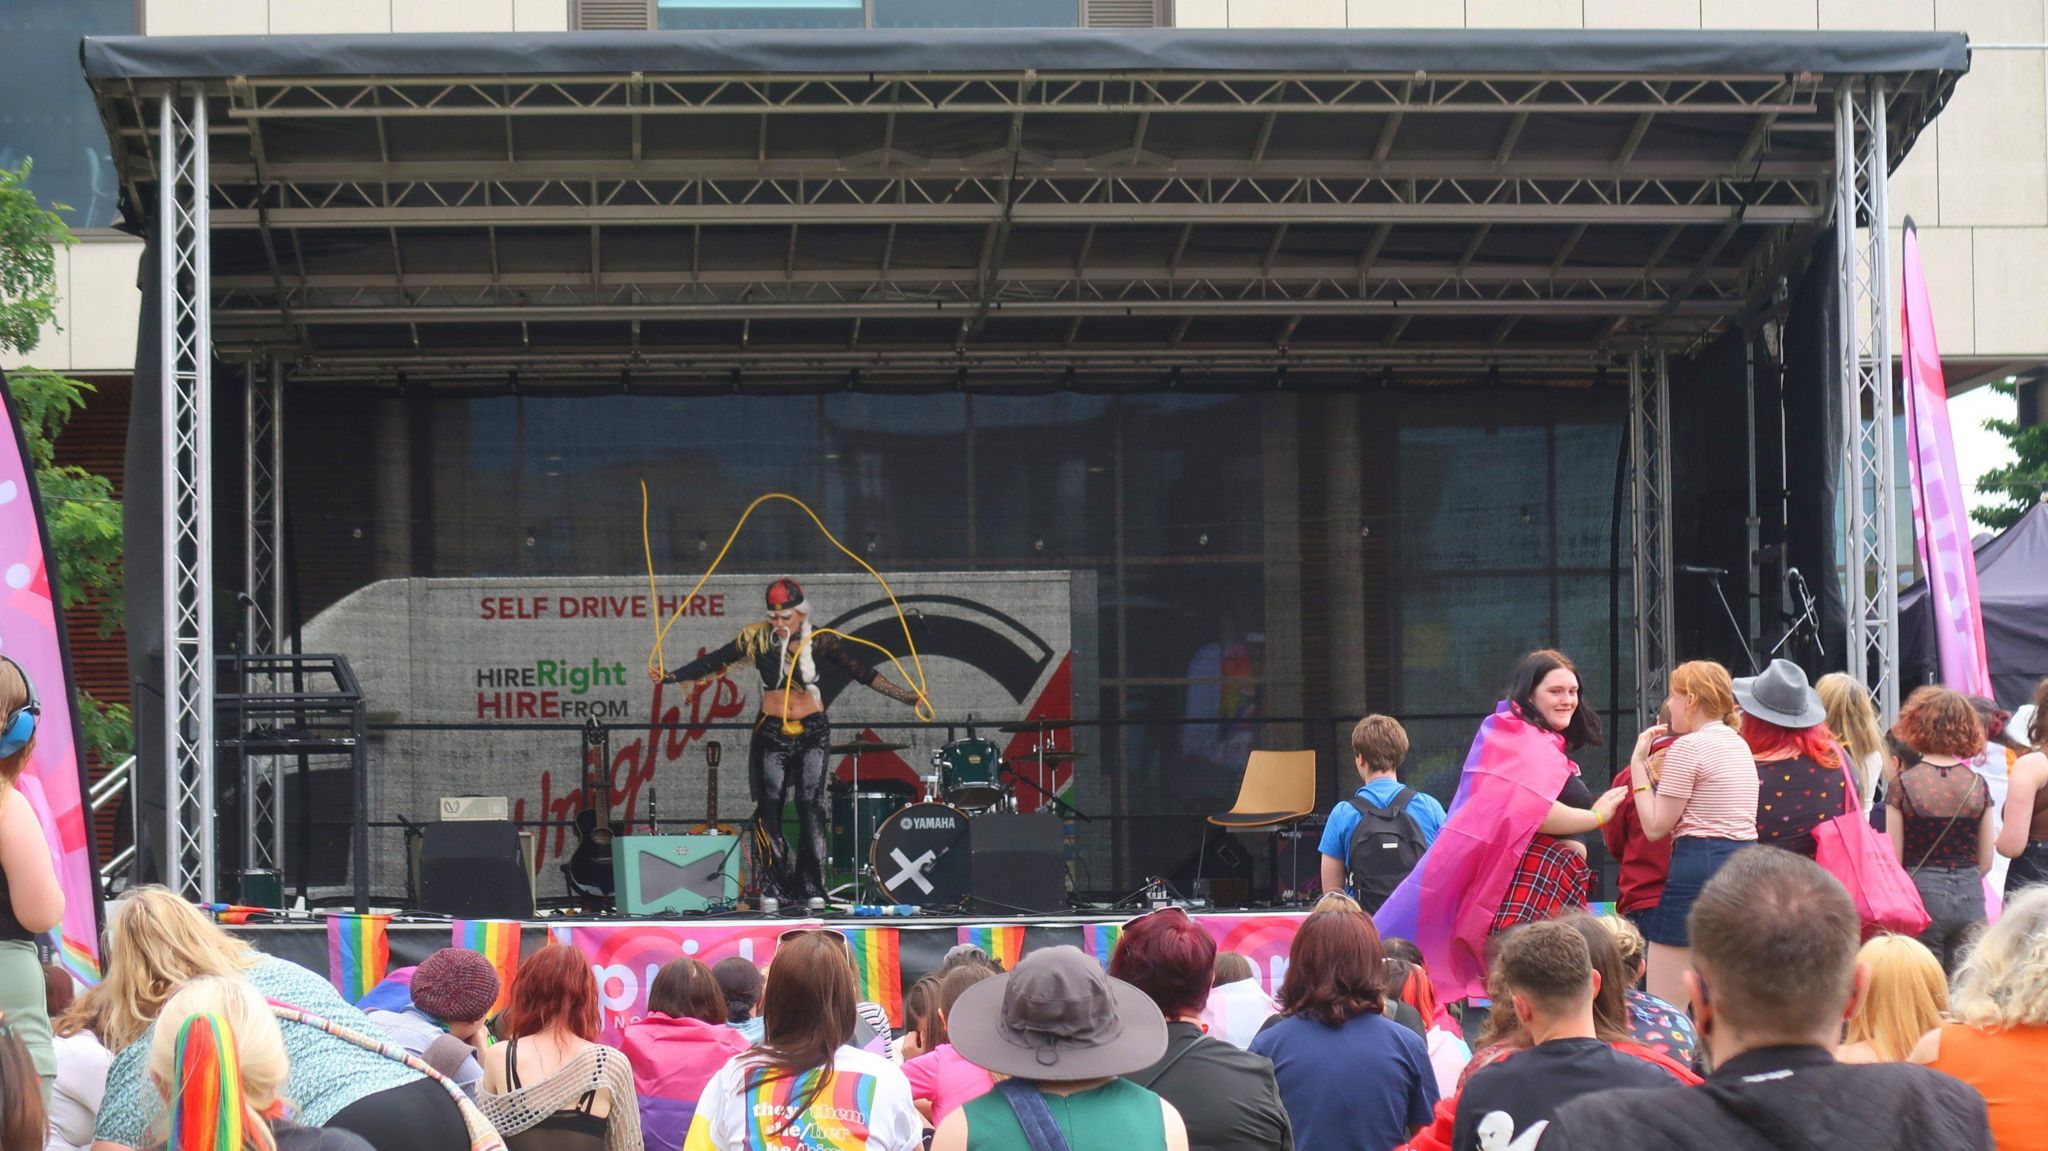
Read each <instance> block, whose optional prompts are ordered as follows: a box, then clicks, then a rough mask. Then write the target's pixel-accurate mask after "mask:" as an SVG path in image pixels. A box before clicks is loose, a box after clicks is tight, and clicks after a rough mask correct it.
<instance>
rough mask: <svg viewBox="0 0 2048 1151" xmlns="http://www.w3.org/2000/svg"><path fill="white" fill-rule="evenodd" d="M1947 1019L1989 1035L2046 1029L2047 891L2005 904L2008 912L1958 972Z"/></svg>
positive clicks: (2034, 890) (2029, 891) (2031, 890)
mask: <svg viewBox="0 0 2048 1151" xmlns="http://www.w3.org/2000/svg"><path fill="white" fill-rule="evenodd" d="M1948 1006H1949V1017H1950V1018H1952V1019H1954V1020H1955V1021H1956V1022H1958V1023H1967V1024H1969V1025H1970V1026H1972V1027H1981V1028H1985V1029H1987V1030H2002V1029H2004V1028H2007V1027H2040V1026H2043V1025H2048V886H2038V887H2028V888H2024V889H2022V890H2021V891H2020V892H2019V894H2017V895H2015V896H2013V897H2012V898H2010V899H2008V900H2006V902H2005V913H2004V914H2003V915H2000V916H1999V918H1998V922H1997V923H1996V924H1994V925H1993V926H1992V927H1991V929H1990V930H1988V931H1986V932H1985V933H1984V934H1983V936H1982V937H1981V938H1979V939H1978V940H1977V946H1976V947H1975V948H1974V949H1973V950H1971V952H1970V954H1969V957H1968V958H1967V959H1965V960H1963V966H1962V969H1961V970H1959V971H1957V972H1956V979H1955V990H1954V991H1953V992H1952V993H1951V994H1950V995H1949V1001H1948Z"/></svg>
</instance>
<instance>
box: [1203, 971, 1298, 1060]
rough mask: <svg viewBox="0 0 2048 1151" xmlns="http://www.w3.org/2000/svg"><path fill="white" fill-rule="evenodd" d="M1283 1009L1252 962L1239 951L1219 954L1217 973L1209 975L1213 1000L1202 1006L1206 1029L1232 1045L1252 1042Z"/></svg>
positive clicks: (1204, 1027) (1241, 1045) (1238, 1045)
mask: <svg viewBox="0 0 2048 1151" xmlns="http://www.w3.org/2000/svg"><path fill="white" fill-rule="evenodd" d="M1279 1010H1280V1005H1279V1004H1278V1003H1275V1002H1273V997H1272V996H1270V995H1268V994H1266V987H1265V983H1264V982H1263V981H1261V980H1260V979H1259V973H1258V972H1256V971H1254V970H1252V961H1251V960H1249V959H1246V958H1245V957H1244V956H1242V955H1239V954H1238V953H1237V952H1235V951H1219V952H1217V953H1216V972H1215V974H1213V975H1211V976H1210V977H1209V1000H1208V1002H1206V1003H1204V1004H1203V1005H1202V1029H1203V1031H1205V1032H1206V1033H1207V1034H1209V1035H1213V1036H1215V1037H1216V1038H1218V1039H1221V1040H1222V1041H1224V1042H1225V1043H1228V1044H1230V1045H1231V1046H1232V1047H1238V1048H1246V1047H1250V1046H1251V1045H1252V1036H1254V1035H1257V1034H1258V1033H1259V1028H1260V1027H1261V1026H1263V1025H1264V1024H1265V1022H1266V1020H1268V1019H1271V1018H1272V1017H1273V1016H1274V1015H1275V1014H1276V1013H1277V1012H1278V1011H1279Z"/></svg>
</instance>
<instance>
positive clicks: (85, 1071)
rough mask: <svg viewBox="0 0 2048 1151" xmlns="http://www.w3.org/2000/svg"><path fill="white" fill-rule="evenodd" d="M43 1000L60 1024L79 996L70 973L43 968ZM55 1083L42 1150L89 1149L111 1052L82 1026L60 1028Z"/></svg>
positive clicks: (50, 966)
mask: <svg viewBox="0 0 2048 1151" xmlns="http://www.w3.org/2000/svg"><path fill="white" fill-rule="evenodd" d="M43 996H44V1002H45V1003H46V1005H47V1006H48V1007H49V1010H50V1018H52V1019H62V1018H64V1014H65V1012H66V1011H68V1010H70V1007H71V1003H72V1001H73V999H75V998H76V996H77V985H76V984H75V983H73V982H72V979H71V973H70V972H68V971H66V970H64V969H63V968H61V967H58V966H57V965H56V964H54V963H45V964H43ZM54 1042H55V1044H56V1047H57V1083H56V1086H55V1087H54V1088H52V1089H51V1091H50V1134H49V1139H48V1140H47V1141H46V1142H45V1144H44V1147H45V1149H46V1151H85V1149H86V1148H88V1147H91V1146H92V1127H93V1121H94V1120H95V1119H96V1118H98V1116H99V1113H100V1098H101V1096H104V1095H105V1094H106V1093H107V1068H108V1066H109V1065H111V1064H112V1063H113V1062H114V1053H113V1052H111V1051H109V1050H107V1049H106V1047H105V1046H104V1045H102V1044H101V1043H100V1041H99V1039H98V1037H96V1036H95V1035H93V1033H92V1031H91V1030H89V1029H88V1028H85V1027H82V1026H81V1027H76V1028H72V1029H66V1028H58V1030H57V1036H56V1039H55V1040H54Z"/></svg>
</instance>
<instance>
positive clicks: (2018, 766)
mask: <svg viewBox="0 0 2048 1151" xmlns="http://www.w3.org/2000/svg"><path fill="white" fill-rule="evenodd" d="M2032 708H2033V714H2032V715H2029V716H2026V720H2027V722H2026V725H2025V736H2026V742H2027V745H2028V746H2029V747H2030V748H2031V749H2032V750H2030V751H2028V752H2027V753H2026V754H2024V755H2022V756H2020V757H2019V758H2018V759H2016V760H2014V761H2013V765H2012V766H2011V767H2010V768H2007V769H2006V785H2005V824H2004V826H2003V827H2001V828H1999V830H1998V854H2000V855H2003V856H2005V857H2006V858H2007V859H2010V860H2012V865H2011V866H2010V867H2009V868H2007V869H2006V872H2005V894H2006V896H2007V897H2008V898H2010V897H2011V896H2012V895H2013V894H2014V893H2016V892H2018V891H2019V889H2020V888H2022V887H2027V886H2029V885H2032V884H2036V883H2048V679H2044V680H2042V681H2041V682H2040V683H2038V684H2035V685H2034V700H2033V704H2032ZM2020 711H2021V712H2023V713H2024V712H2026V711H2027V708H2024V707H2023V708H2021V709H2020ZM2016 722H2017V721H2016Z"/></svg>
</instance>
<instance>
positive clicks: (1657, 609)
mask: <svg viewBox="0 0 2048 1151" xmlns="http://www.w3.org/2000/svg"><path fill="white" fill-rule="evenodd" d="M1646 354H1647V353H1644V352H1641V351H1635V352H1630V353H1629V357H1628V397H1629V401H1628V411H1629V421H1628V428H1629V460H1630V468H1629V472H1630V475H1631V476H1632V477H1633V486H1632V491H1633V493H1634V498H1633V500H1631V501H1630V502H1631V505H1632V509H1633V516H1632V523H1633V525H1634V535H1633V537H1632V538H1633V541H1634V551H1635V617H1636V720H1637V726H1638V727H1641V726H1645V725H1647V724H1648V723H1649V722H1650V718H1651V717H1652V716H1654V715H1655V714H1656V712H1657V708H1658V707H1659V706H1661V705H1662V704H1663V702H1664V693H1665V690H1666V688H1667V687H1668V686H1669V683H1670V675H1671V665H1672V662H1673V653H1672V650H1671V649H1672V644H1673V637H1674V633H1673V630H1672V625H1671V574H1672V573H1671V470H1670V461H1671V423H1670V405H1671V374H1670V362H1669V359H1668V357H1667V356H1666V355H1665V353H1664V352H1663V351H1661V350H1660V351H1658V352H1656V353H1654V355H1655V359H1654V361H1653V364H1652V367H1651V368H1650V370H1645V367H1644V364H1643V358H1644V356H1645V355H1646Z"/></svg>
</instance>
